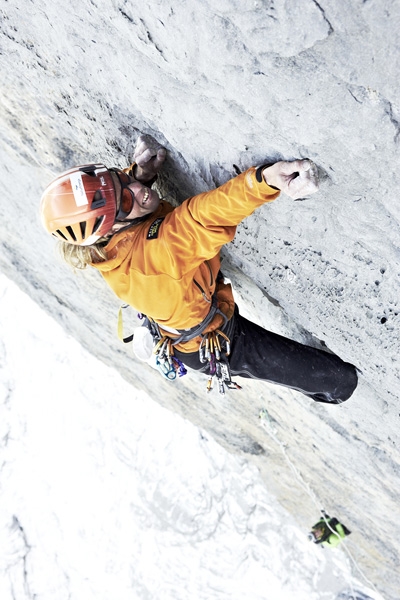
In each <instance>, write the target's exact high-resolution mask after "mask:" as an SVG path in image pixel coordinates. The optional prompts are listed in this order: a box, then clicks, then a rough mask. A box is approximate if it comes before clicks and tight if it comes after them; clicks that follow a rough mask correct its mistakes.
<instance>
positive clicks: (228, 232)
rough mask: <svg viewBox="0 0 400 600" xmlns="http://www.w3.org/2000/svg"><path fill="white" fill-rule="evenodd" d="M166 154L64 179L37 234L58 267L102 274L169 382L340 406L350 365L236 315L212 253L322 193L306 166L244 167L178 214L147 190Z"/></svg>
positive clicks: (150, 148)
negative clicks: (200, 382) (186, 380)
mask: <svg viewBox="0 0 400 600" xmlns="http://www.w3.org/2000/svg"><path fill="white" fill-rule="evenodd" d="M165 157H166V150H165V148H163V147H162V146H161V145H160V144H159V143H158V142H157V141H156V140H154V138H152V137H151V136H149V135H142V136H140V137H139V139H138V142H137V144H136V148H135V154H134V160H135V162H134V163H133V164H132V165H130V166H129V167H127V168H126V169H124V170H121V169H118V168H107V167H105V166H104V165H102V164H87V165H83V166H78V167H75V168H72V169H70V170H69V171H66V172H64V173H62V174H61V175H60V176H59V177H57V178H56V179H54V181H52V183H50V185H49V186H48V187H47V188H46V190H45V191H44V194H43V196H42V200H41V216H42V221H43V224H44V227H45V228H46V229H47V231H48V232H49V233H51V234H52V235H53V236H55V237H56V238H57V239H58V240H59V242H60V249H61V252H62V255H63V257H64V258H65V260H66V261H67V262H68V263H69V264H71V265H73V266H74V267H77V268H85V267H86V266H88V265H90V266H92V267H94V268H95V269H98V270H99V271H100V273H101V274H102V276H103V277H104V279H105V280H106V282H107V283H108V285H109V286H110V287H111V288H112V289H113V291H114V292H115V294H116V295H117V296H118V297H119V298H120V299H121V300H122V301H123V302H124V303H126V304H128V305H131V306H132V307H134V309H135V310H136V311H138V312H139V313H140V314H141V315H143V316H144V323H145V325H146V327H147V328H148V329H149V331H150V332H151V335H152V337H153V340H154V351H155V354H156V360H157V363H158V365H159V367H160V369H161V370H162V371H163V372H164V374H165V375H166V376H167V377H169V378H171V379H172V378H173V377H174V376H175V375H176V373H177V372H178V373H179V374H183V373H184V372H185V366H186V367H189V368H192V369H196V370H201V371H203V372H205V373H206V374H207V375H208V377H209V383H208V389H211V388H212V386H213V384H214V383H216V384H217V386H218V388H219V391H220V392H222V393H223V392H224V390H225V388H239V387H240V386H239V385H238V384H237V383H235V382H233V381H232V377H234V376H240V377H244V378H253V379H260V380H263V381H268V382H272V383H276V384H279V385H283V386H286V387H288V388H291V389H294V390H297V391H300V392H302V393H303V394H306V395H307V396H309V397H310V398H312V399H313V400H316V401H319V402H328V403H332V404H338V403H341V402H344V401H345V400H347V399H348V398H349V397H350V396H351V395H352V393H353V392H354V390H355V388H356V386H357V372H356V369H355V367H354V366H353V365H351V364H349V363H347V362H344V361H343V360H341V359H340V358H339V357H338V356H336V355H334V354H330V353H328V352H324V351H322V350H319V349H316V348H312V347H309V346H305V345H303V344H300V343H298V342H295V341H292V340H290V339H287V338H285V337H282V336H280V335H277V334H275V333H272V332H270V331H266V330H265V329H263V328H261V327H260V326H258V325H257V324H255V323H252V322H250V321H248V320H247V319H245V318H244V317H242V316H241V315H240V313H239V310H238V307H237V306H236V305H235V302H234V299H233V294H232V289H231V285H230V283H228V282H227V281H226V280H225V279H224V276H223V275H222V273H221V272H220V250H221V248H222V246H223V245H224V244H226V243H228V242H230V241H231V240H232V239H233V238H234V236H235V232H236V227H237V225H238V224H239V223H240V222H241V221H242V220H243V219H244V218H245V217H247V216H249V215H251V214H252V213H253V212H254V210H255V209H256V208H258V207H259V206H261V205H263V204H265V203H267V202H271V201H272V200H275V199H276V198H277V197H278V196H279V195H280V193H281V192H284V193H286V194H287V195H288V196H290V197H291V198H293V199H298V198H303V197H305V196H309V195H310V194H313V193H314V192H316V191H317V190H318V175H317V169H316V167H315V165H314V164H313V163H312V162H311V161H310V160H307V159H306V160H295V161H279V162H276V163H275V164H272V165H271V164H270V165H262V166H259V167H251V168H249V169H248V170H247V171H245V172H244V173H241V174H240V175H238V176H237V177H235V178H233V179H231V180H230V181H228V182H227V183H225V184H223V185H221V186H220V187H219V188H217V189H213V190H211V191H209V192H205V193H202V194H199V195H197V196H194V197H192V198H188V199H187V200H186V201H185V202H183V203H182V204H181V205H180V206H178V207H177V208H173V207H172V206H171V205H170V204H169V203H168V202H166V201H165V200H160V198H159V196H158V194H157V192H156V191H155V190H154V189H153V188H152V187H151V186H152V184H153V183H154V181H155V180H156V178H157V173H158V172H159V170H160V168H161V167H162V165H163V163H164V160H165Z"/></svg>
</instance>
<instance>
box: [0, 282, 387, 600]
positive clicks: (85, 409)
mask: <svg viewBox="0 0 400 600" xmlns="http://www.w3.org/2000/svg"><path fill="white" fill-rule="evenodd" d="M0 315H1V317H0V360H1V362H0V410H1V418H0V439H1V440H2V442H1V465H2V467H1V473H2V480H1V488H0V536H1V545H0V598H1V600H12V599H13V600H14V599H17V600H25V599H28V598H29V599H31V598H35V599H36V600H50V599H51V600H67V599H69V600H110V599H112V600H132V599H136V598H137V599H157V600H159V599H162V600H187V599H189V598H190V599H193V600H197V599H199V600H201V599H207V600H208V599H210V600H214V599H215V600H222V599H229V600H243V599H244V600H246V599H249V600H261V599H263V600H264V599H268V600H269V599H270V600H294V599H295V600H317V599H321V600H322V599H323V600H334V599H335V598H339V597H340V598H341V599H342V598H343V599H349V598H352V597H353V598H355V599H356V598H362V597H363V598H367V597H370V598H374V599H376V600H381V599H382V597H381V596H379V594H377V593H376V592H372V591H371V590H369V589H368V587H364V586H363V584H362V583H360V581H357V580H356V579H355V578H354V576H355V575H356V576H357V578H359V575H360V574H359V573H355V568H354V565H352V564H351V561H350V560H349V556H348V554H346V553H345V552H344V551H343V550H340V549H336V550H326V549H322V548H320V547H317V546H315V545H313V544H311V543H310V542H309V541H308V539H307V531H303V530H301V529H300V528H299V527H298V526H297V525H296V523H295V521H294V519H293V517H291V516H290V515H289V514H288V513H286V512H285V511H284V510H283V509H282V508H281V507H280V505H279V504H278V503H277V501H276V500H275V498H274V497H273V496H272V495H271V494H270V493H269V492H268V490H267V489H266V488H265V486H264V485H263V483H262V481H261V479H260V477H259V474H258V472H257V469H256V468H255V467H253V466H252V465H250V464H249V463H248V462H247V461H246V460H244V459H242V458H238V457H234V456H232V455H230V454H228V453H227V452H226V451H225V450H223V449H222V448H221V447H220V446H219V445H218V444H217V443H216V442H214V441H213V440H212V439H210V437H209V436H208V435H207V434H205V433H204V432H202V431H201V430H199V429H198V428H196V427H194V426H193V425H192V424H191V423H189V422H188V421H185V420H183V419H182V418H181V417H179V416H177V415H175V414H173V413H171V412H169V411H167V410H165V409H163V408H162V407H161V406H160V405H159V404H157V403H156V402H155V401H153V400H152V399H151V398H150V396H148V395H147V394H146V393H144V392H141V391H138V390H136V389H134V388H133V387H132V386H131V385H128V384H127V383H126V382H125V381H124V380H123V379H122V378H121V376H120V375H119V374H118V373H117V372H116V371H115V370H113V369H110V368H108V367H106V366H105V365H104V364H103V363H101V362H99V361H98V360H97V359H95V358H93V356H91V355H90V354H89V353H88V352H87V351H86V350H84V349H83V348H82V347H81V346H80V345H79V344H78V343H77V342H76V341H75V339H73V338H72V337H69V336H68V335H66V334H65V332H64V331H63V330H62V328H61V327H60V326H59V325H58V324H57V323H56V322H55V321H54V320H53V319H52V318H51V317H49V316H48V315H47V314H46V313H45V312H44V311H42V310H41V309H40V308H39V307H38V306H37V305H36V304H35V303H34V302H32V301H31V300H30V299H29V298H28V297H27V296H26V295H25V294H24V293H23V292H22V291H21V290H20V289H19V288H17V287H16V285H15V284H13V283H11V282H10V281H9V280H8V279H6V278H5V277H4V276H3V275H0ZM156 376H157V374H155V377H156ZM266 460H267V458H266ZM288 468H289V467H288ZM294 493H295V492H294ZM317 518H318V514H317V513H316V520H317ZM311 525H312V523H310V526H311ZM357 590H358V591H359V593H358V595H357V593H356V591H357ZM361 591H363V592H364V594H366V595H365V596H362V595H361V593H360V592H361ZM341 592H342V594H343V595H340V593H341Z"/></svg>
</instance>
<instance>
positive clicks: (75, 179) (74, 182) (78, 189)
mask: <svg viewBox="0 0 400 600" xmlns="http://www.w3.org/2000/svg"><path fill="white" fill-rule="evenodd" d="M69 180H70V182H71V187H72V192H73V194H74V198H75V202H76V205H77V206H85V204H88V199H87V197H86V192H85V188H84V185H83V181H82V173H71V175H70V176H69Z"/></svg>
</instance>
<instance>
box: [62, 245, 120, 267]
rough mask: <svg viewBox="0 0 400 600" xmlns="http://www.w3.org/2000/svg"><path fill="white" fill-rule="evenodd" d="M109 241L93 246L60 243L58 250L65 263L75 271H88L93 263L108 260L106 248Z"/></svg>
mask: <svg viewBox="0 0 400 600" xmlns="http://www.w3.org/2000/svg"><path fill="white" fill-rule="evenodd" d="M108 241H109V240H108V239H107V240H104V239H103V240H100V241H98V242H96V243H95V244H92V245H91V246H77V245H76V244H69V243H68V242H58V246H57V250H58V252H59V254H60V255H61V257H62V258H63V259H64V260H65V262H66V263H67V264H68V265H70V267H73V268H74V269H86V267H87V266H90V265H91V264H92V263H99V262H103V261H105V260H107V259H108V256H107V252H106V249H105V246H106V244H107V242H108Z"/></svg>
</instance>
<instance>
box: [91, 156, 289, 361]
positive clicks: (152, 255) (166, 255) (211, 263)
mask: <svg viewBox="0 0 400 600" xmlns="http://www.w3.org/2000/svg"><path fill="white" fill-rule="evenodd" d="M278 195H279V192H278V191H277V190H276V189H273V188H271V187H270V186H269V185H267V184H266V183H265V181H264V180H262V182H261V183H259V182H258V181H257V179H256V168H255V167H252V168H251V169H249V170H247V171H246V172H244V173H242V174H241V175H239V176H238V177H235V178H234V179H231V180H230V181H228V182H227V183H225V184H224V185H222V186H221V187H219V188H217V189H214V190H212V191H210V192H205V193H203V194H199V195H198V196H194V197H192V198H189V199H188V200H185V202H183V204H181V205H180V206H179V207H177V208H173V207H172V206H171V205H170V204H168V203H166V202H164V201H162V202H161V203H160V206H159V208H158V209H157V210H156V211H155V212H154V213H152V214H150V215H149V218H148V219H147V220H146V221H144V222H142V223H139V224H138V225H134V226H133V227H132V228H131V229H127V230H125V231H123V232H121V233H118V234H116V235H114V236H113V237H112V239H111V240H110V242H109V243H108V245H107V247H106V251H107V255H108V257H109V258H108V260H106V261H104V262H101V263H96V264H93V266H94V267H96V268H97V269H99V271H100V272H101V274H102V276H103V277H104V279H105V280H106V281H107V283H108V284H109V286H110V287H111V288H112V289H113V291H114V292H115V293H116V295H117V296H118V297H119V298H121V300H123V301H124V302H126V303H127V304H130V305H131V306H133V307H134V308H135V309H136V310H137V311H139V312H141V313H144V314H145V315H147V316H149V317H152V318H153V319H154V320H155V321H156V322H157V323H158V324H159V326H160V327H161V328H162V327H163V326H166V327H168V328H173V329H189V328H191V327H194V326H195V325H198V324H199V323H200V322H201V321H202V320H203V319H204V318H205V317H206V316H207V314H208V312H209V310H210V305H211V297H212V295H213V293H214V291H215V289H216V277H217V274H218V271H219V268H220V257H219V252H220V249H221V248H222V246H223V245H224V244H226V243H227V242H230V241H231V240H232V239H233V238H234V236H235V232H236V226H237V225H238V224H239V223H240V222H241V221H242V220H243V219H244V218H245V217H247V216H249V215H250V214H251V213H253V211H254V210H255V209H256V208H257V207H259V206H261V205H262V204H264V203H265V202H269V201H271V200H274V199H275V198H276V197H277V196H278ZM217 298H218V306H219V308H220V310H222V312H224V313H225V314H226V315H227V316H228V318H230V317H231V316H232V314H233V309H234V301H233V296H232V291H231V288H230V285H226V284H223V283H218V284H217ZM221 323H222V317H221V316H220V315H218V314H217V315H216V316H215V318H214V320H213V322H212V324H211V326H209V327H208V329H207V330H213V329H215V328H217V327H220V325H221ZM172 337H173V336H172ZM199 341H200V338H195V340H191V341H190V342H187V343H186V344H184V345H178V346H177V348H178V349H179V350H182V351H183V352H192V351H195V350H196V349H197V348H198V346H199Z"/></svg>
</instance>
